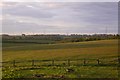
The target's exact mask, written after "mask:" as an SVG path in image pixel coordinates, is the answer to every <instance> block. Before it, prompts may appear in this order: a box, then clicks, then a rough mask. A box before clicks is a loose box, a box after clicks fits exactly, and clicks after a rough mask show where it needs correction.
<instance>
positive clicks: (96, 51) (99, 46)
mask: <svg viewBox="0 0 120 80" xmlns="http://www.w3.org/2000/svg"><path fill="white" fill-rule="evenodd" d="M2 56H3V57H2V58H3V61H13V60H18V61H20V60H22V61H24V60H68V59H70V60H73V59H100V60H102V61H103V62H104V63H109V62H112V64H114V63H115V65H116V63H117V58H118V40H100V41H88V42H78V43H57V44H35V43H3V54H2ZM24 64H25V63H24ZM67 68H72V69H74V72H73V73H66V69H67ZM11 69H12V70H13V71H12V72H11ZM19 69H20V70H19ZM22 73H24V74H22ZM6 74H10V75H11V77H31V76H33V74H44V75H46V76H44V77H50V76H51V75H52V76H53V75H57V76H58V75H63V76H65V77H68V78H78V77H81V78H117V77H118V71H117V65H116V66H91V65H89V66H74V65H71V66H66V67H56V66H49V67H42V69H31V68H28V69H27V70H25V69H21V68H18V67H17V68H8V70H7V72H6V68H5V69H3V77H4V78H9V77H10V76H9V77H8V76H6Z"/></svg>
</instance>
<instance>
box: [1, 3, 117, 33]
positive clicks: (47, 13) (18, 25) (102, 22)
mask: <svg viewBox="0 0 120 80" xmlns="http://www.w3.org/2000/svg"><path fill="white" fill-rule="evenodd" d="M4 4H5V5H9V7H8V6H4V8H3V13H4V15H3V18H4V25H3V27H4V28H3V29H4V32H8V33H12V32H32V31H33V32H40V33H41V32H43V29H45V30H46V31H47V32H48V33H49V32H51V33H52V32H53V33H55V32H56V33H57V32H58V33H59V32H60V33H62V32H63V33H64V32H66V31H69V32H71V33H76V32H77V33H97V32H100V33H104V32H105V30H104V29H105V27H106V26H109V32H111V33H116V32H117V29H118V25H117V23H118V4H117V3H115V2H111V3H110V2H101V3H100V2H77V3H75V2H74V3H72V2H71V3H68V2H64V3H59V2H49V3H44V2H40V3H31V2H30V3H26V2H24V3H4ZM7 29H9V30H7Z"/></svg>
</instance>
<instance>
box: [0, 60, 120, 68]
mask: <svg viewBox="0 0 120 80" xmlns="http://www.w3.org/2000/svg"><path fill="white" fill-rule="evenodd" d="M1 63H2V66H1V67H27V66H32V67H35V66H38V67H40V66H118V64H119V60H118V59H113V60H109V59H76V60H72V59H68V60H13V61H5V62H1Z"/></svg>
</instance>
